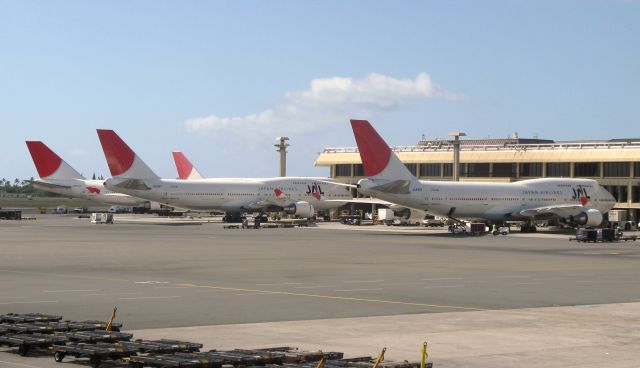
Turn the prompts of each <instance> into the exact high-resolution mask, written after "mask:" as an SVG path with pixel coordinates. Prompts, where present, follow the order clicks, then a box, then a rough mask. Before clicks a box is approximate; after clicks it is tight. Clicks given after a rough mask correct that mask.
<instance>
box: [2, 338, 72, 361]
mask: <svg viewBox="0 0 640 368" xmlns="http://www.w3.org/2000/svg"><path fill="white" fill-rule="evenodd" d="M67 341H68V340H67V338H66V337H63V336H55V335H45V334H41V333H33V334H15V335H6V336H0V346H10V347H17V348H18V354H20V355H22V356H26V355H27V354H28V353H29V351H31V350H33V349H48V348H50V347H51V346H52V345H54V344H64V343H66V342H67Z"/></svg>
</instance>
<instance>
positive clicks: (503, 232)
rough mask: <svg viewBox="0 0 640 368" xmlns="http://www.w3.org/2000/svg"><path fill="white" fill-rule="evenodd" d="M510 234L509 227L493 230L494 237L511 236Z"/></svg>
mask: <svg viewBox="0 0 640 368" xmlns="http://www.w3.org/2000/svg"><path fill="white" fill-rule="evenodd" d="M509 232H510V229H509V226H500V227H497V228H495V229H493V231H492V232H491V233H492V234H493V235H507V234H509Z"/></svg>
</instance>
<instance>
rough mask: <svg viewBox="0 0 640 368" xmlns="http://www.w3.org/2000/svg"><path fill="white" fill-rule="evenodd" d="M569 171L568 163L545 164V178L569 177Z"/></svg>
mask: <svg viewBox="0 0 640 368" xmlns="http://www.w3.org/2000/svg"><path fill="white" fill-rule="evenodd" d="M570 170H571V169H570V167H569V163H568V162H550V163H548V164H547V176H555V177H569V175H570Z"/></svg>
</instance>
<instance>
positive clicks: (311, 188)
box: [307, 183, 324, 200]
mask: <svg viewBox="0 0 640 368" xmlns="http://www.w3.org/2000/svg"><path fill="white" fill-rule="evenodd" d="M307 195H312V196H313V197H314V198H315V199H317V200H320V198H321V197H322V196H323V195H324V192H323V191H322V188H320V184H317V183H313V185H307Z"/></svg>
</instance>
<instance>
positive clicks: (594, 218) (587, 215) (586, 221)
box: [572, 208, 602, 226]
mask: <svg viewBox="0 0 640 368" xmlns="http://www.w3.org/2000/svg"><path fill="white" fill-rule="evenodd" d="M572 222H573V223H575V224H577V225H580V226H598V225H600V224H601V223H602V212H600V211H598V210H596V209H593V208H592V209H590V210H587V211H586V212H582V213H580V214H579V215H576V216H573V219H572Z"/></svg>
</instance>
